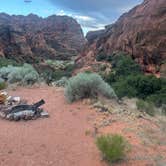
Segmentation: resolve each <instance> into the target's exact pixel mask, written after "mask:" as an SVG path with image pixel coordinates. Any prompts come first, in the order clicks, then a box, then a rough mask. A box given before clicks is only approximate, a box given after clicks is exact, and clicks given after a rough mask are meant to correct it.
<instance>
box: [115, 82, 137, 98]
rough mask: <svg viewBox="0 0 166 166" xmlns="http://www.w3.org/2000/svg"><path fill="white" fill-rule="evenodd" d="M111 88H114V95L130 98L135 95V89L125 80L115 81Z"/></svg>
mask: <svg viewBox="0 0 166 166" xmlns="http://www.w3.org/2000/svg"><path fill="white" fill-rule="evenodd" d="M112 87H113V89H114V90H115V93H116V95H117V96H118V97H119V98H120V99H121V98H123V97H125V96H127V97H129V98H132V97H136V96H137V93H138V92H137V90H136V89H135V88H134V87H132V85H131V84H128V82H127V80H124V79H120V80H118V81H117V82H115V83H113V84H112Z"/></svg>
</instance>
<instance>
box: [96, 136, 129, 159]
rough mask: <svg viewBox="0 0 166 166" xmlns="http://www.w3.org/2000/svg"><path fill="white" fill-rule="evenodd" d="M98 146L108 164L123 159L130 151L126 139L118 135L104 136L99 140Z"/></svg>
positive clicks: (97, 141)
mask: <svg viewBox="0 0 166 166" xmlns="http://www.w3.org/2000/svg"><path fill="white" fill-rule="evenodd" d="M96 145H97V147H98V149H99V150H100V151H101V153H102V155H103V157H104V159H105V160H107V161H108V162H116V161H118V160H121V159H123V158H124V157H125V155H126V153H127V151H128V150H129V144H128V142H127V141H126V139H125V138H124V137H122V136H121V135H118V134H113V135H111V134H109V135H102V136H100V137H98V138H97V140H96Z"/></svg>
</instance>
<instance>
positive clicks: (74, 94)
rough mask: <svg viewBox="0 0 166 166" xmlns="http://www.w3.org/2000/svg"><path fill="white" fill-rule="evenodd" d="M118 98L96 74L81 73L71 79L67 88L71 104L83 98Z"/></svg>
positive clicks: (66, 91) (66, 92)
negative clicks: (99, 96) (101, 96)
mask: <svg viewBox="0 0 166 166" xmlns="http://www.w3.org/2000/svg"><path fill="white" fill-rule="evenodd" d="M99 94H101V95H103V96H105V97H107V98H116V94H115V92H114V90H113V89H112V88H111V86H109V85H108V84H107V83H106V82H104V80H103V79H102V78H101V77H100V76H99V75H98V74H95V73H89V74H88V73H80V74H78V75H76V76H74V77H72V78H70V79H69V81H68V82H67V85H66V87H65V96H66V98H67V100H68V101H69V102H73V101H76V100H79V99H82V98H89V97H97V96H98V95H99Z"/></svg>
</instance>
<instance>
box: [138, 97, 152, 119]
mask: <svg viewBox="0 0 166 166" xmlns="http://www.w3.org/2000/svg"><path fill="white" fill-rule="evenodd" d="M136 105H137V109H138V110H140V111H144V112H146V113H147V114H149V115H151V116H154V115H155V106H154V104H153V103H148V102H146V101H144V100H138V101H137V102H136Z"/></svg>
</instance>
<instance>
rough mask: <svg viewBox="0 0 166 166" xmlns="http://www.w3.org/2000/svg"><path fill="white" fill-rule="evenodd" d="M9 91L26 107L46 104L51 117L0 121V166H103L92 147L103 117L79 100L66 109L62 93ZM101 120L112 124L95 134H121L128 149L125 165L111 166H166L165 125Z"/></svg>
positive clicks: (47, 89) (51, 90)
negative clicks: (23, 101) (23, 102)
mask: <svg viewBox="0 0 166 166" xmlns="http://www.w3.org/2000/svg"><path fill="white" fill-rule="evenodd" d="M8 92H9V94H10V95H14V96H20V97H21V98H24V99H26V100H28V103H34V102H36V101H39V100H40V99H44V100H45V101H46V104H45V105H44V106H43V108H44V109H45V110H46V111H48V112H49V114H50V117H49V118H46V119H38V120H34V121H33V120H31V121H28V122H26V121H20V122H9V121H6V120H0V127H1V131H0V166H106V165H107V164H106V163H105V162H104V161H102V160H101V157H100V154H99V152H98V150H97V148H96V145H95V134H94V122H95V121H96V119H98V118H103V115H102V113H98V112H96V111H95V110H94V109H93V108H91V106H90V105H88V104H85V103H83V102H82V101H80V102H76V103H73V104H68V103H67V102H66V101H65V98H64V93H63V89H61V88H54V87H48V86H41V87H34V88H21V87H19V88H17V89H16V90H9V91H8ZM104 118H111V119H112V123H111V124H110V125H109V126H106V127H102V128H100V129H99V133H120V134H122V135H124V136H125V137H126V138H127V139H128V140H129V142H130V143H131V145H132V148H131V152H130V153H129V154H128V155H127V157H126V160H125V161H123V162H119V163H116V164H113V165H118V166H155V165H156V166H165V165H166V158H165V156H166V137H165V133H164V131H165V126H164V125H165V123H164V122H165V121H164V122H162V123H161V124H160V125H161V126H157V125H156V124H151V122H149V121H148V120H145V119H137V120H134V121H132V120H131V121H130V120H128V119H125V120H124V118H123V117H122V116H120V115H116V114H113V115H111V114H110V115H109V117H108V115H107V117H104ZM104 118H103V119H104ZM141 134H142V135H141Z"/></svg>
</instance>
